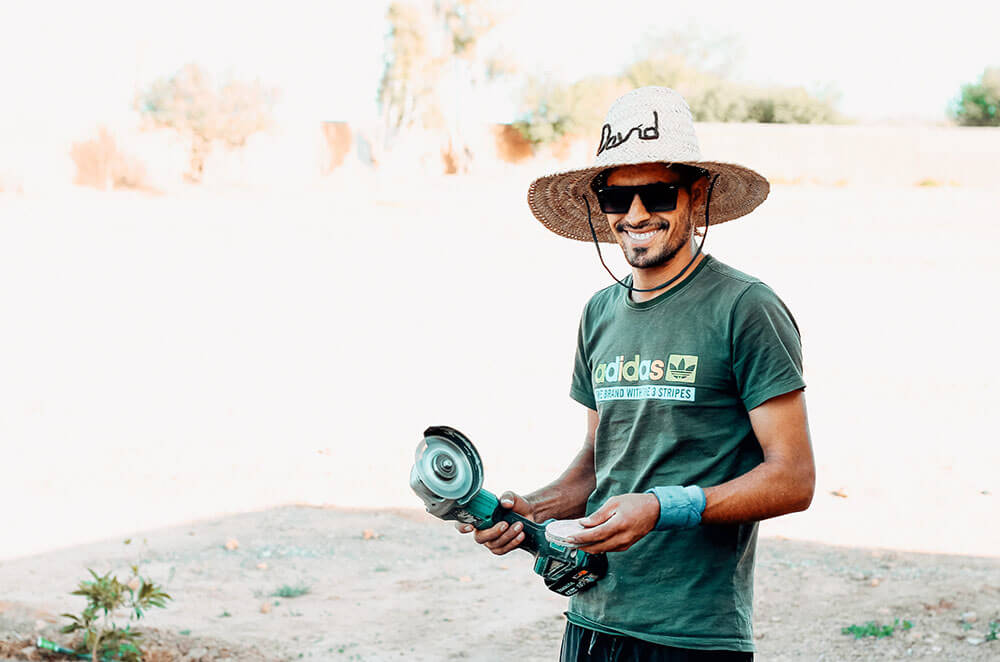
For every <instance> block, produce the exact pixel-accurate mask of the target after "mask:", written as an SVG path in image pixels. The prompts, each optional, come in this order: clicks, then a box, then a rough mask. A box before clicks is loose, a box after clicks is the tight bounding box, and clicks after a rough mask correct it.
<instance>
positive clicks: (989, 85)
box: [951, 67, 1000, 126]
mask: <svg viewBox="0 0 1000 662" xmlns="http://www.w3.org/2000/svg"><path fill="white" fill-rule="evenodd" d="M951 116H952V117H953V118H954V119H955V121H957V122H958V123H959V124H961V125H962V126H1000V67H987V68H986V70H985V71H984V72H983V75H982V76H981V77H980V78H979V82H977V83H969V84H968V85H963V86H962V89H961V91H960V92H959V94H958V98H957V99H955V101H954V102H952V107H951Z"/></svg>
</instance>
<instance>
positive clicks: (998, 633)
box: [986, 621, 1000, 641]
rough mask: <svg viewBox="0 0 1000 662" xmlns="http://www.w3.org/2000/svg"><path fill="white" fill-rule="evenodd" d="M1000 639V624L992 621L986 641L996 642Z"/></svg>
mask: <svg viewBox="0 0 1000 662" xmlns="http://www.w3.org/2000/svg"><path fill="white" fill-rule="evenodd" d="M998 637H1000V623H998V622H997V621H990V631H989V632H987V633H986V641H996V640H997V638H998Z"/></svg>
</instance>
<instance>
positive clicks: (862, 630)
mask: <svg viewBox="0 0 1000 662" xmlns="http://www.w3.org/2000/svg"><path fill="white" fill-rule="evenodd" d="M912 627H913V623H911V622H910V621H907V620H904V621H902V622H900V620H899V619H898V618H897V619H896V620H895V621H893V623H892V625H879V624H878V623H876V622H875V621H868V622H867V623H865V624H863V625H849V626H847V627H846V628H841V629H840V633H841V634H853V635H854V638H855V639H862V638H864V637H875V638H876V639H882V638H883V637H891V636H892V635H893V633H894V632H895V631H896V628H900V629H902V630H909V629H910V628H912Z"/></svg>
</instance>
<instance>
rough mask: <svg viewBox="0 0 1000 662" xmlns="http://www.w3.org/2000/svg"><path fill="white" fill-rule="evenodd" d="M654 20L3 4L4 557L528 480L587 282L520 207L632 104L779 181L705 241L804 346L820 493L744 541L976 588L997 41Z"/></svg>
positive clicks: (603, 7) (990, 20) (595, 13)
mask: <svg viewBox="0 0 1000 662" xmlns="http://www.w3.org/2000/svg"><path fill="white" fill-rule="evenodd" d="M675 5H676V3H672V5H671V6H667V5H665V4H663V3H644V2H635V1H631V0H621V1H619V2H616V3H614V4H613V5H609V4H608V3H597V2H582V1H574V2H569V1H568V0H567V1H563V0H558V1H552V2H546V3H531V2H527V1H524V2H491V1H489V0H440V1H436V2H431V1H429V0H428V1H424V2H418V1H416V0H414V1H409V2H407V1H398V2H385V1H381V0H378V1H372V2H365V3H360V2H338V1H334V2H302V3H280V4H278V3H265V4H263V5H254V6H253V7H252V8H251V7H250V6H249V5H247V4H246V3H236V2H212V3H205V2H197V3H196V2H176V3H170V4H147V3H134V2H132V3H125V2H111V1H104V2H102V1H98V2H91V3H86V4H85V5H81V4H77V5H70V6H67V5H64V4H51V3H31V4H29V3H6V4H4V5H3V7H2V8H0V310H3V311H4V316H5V322H4V324H3V325H2V330H0V341H2V342H0V375H2V378H0V438H2V440H3V442H2V443H3V450H4V452H3V458H2V460H0V531H2V532H3V535H2V536H0V559H3V558H14V557H18V556H23V555H26V554H31V553H37V552H42V551H46V550H51V549H55V548H59V547H64V546H68V545H75V544H79V543H84V542H89V541H93V540H99V539H103V538H106V537H109V536H117V535H125V534H129V533H131V532H134V531H141V530H148V529H152V528H156V527H160V526H165V525H168V524H175V523H179V522H184V521H190V520H193V519H198V518H204V517H209V516H212V515H217V514H220V513H231V512H240V511H247V510H253V509H258V508H262V507H266V506H270V505H276V504H286V503H306V504H316V505H335V506H344V507H406V508H418V507H419V506H420V503H419V501H418V500H417V498H416V497H415V496H414V495H413V494H412V493H411V492H410V490H409V488H408V485H407V479H408V473H409V468H410V466H411V464H412V459H413V455H412V454H413V450H414V448H415V446H416V444H417V442H418V441H419V439H420V438H421V435H422V431H423V429H424V428H425V427H426V426H428V425H431V424H448V425H452V426H455V427H458V428H459V429H461V430H463V431H464V432H466V433H467V434H468V435H469V436H470V437H471V438H472V439H473V440H474V441H475V442H476V443H477V446H478V447H479V449H480V452H481V453H482V455H483V458H484V462H485V466H486V486H487V487H489V488H492V489H494V490H497V491H500V490H503V489H514V490H519V491H530V490H532V489H535V488H536V487H538V486H540V485H541V484H544V483H546V482H548V481H549V480H551V479H552V478H554V477H555V476H557V475H558V474H559V473H560V472H561V471H562V469H563V468H564V467H565V465H566V464H567V462H568V461H569V460H570V458H572V457H573V455H574V454H575V452H576V450H577V448H578V447H579V445H580V443H581V442H582V436H583V432H584V419H585V417H584V411H583V410H582V408H581V407H580V406H579V405H577V404H576V403H574V402H572V401H571V400H570V399H569V397H568V388H569V382H570V374H571V369H572V358H573V352H574V343H575V338H576V325H577V321H578V317H579V314H580V311H581V310H582V308H583V306H584V304H585V303H586V301H587V299H588V298H589V296H590V295H591V294H592V293H593V292H594V291H596V290H598V289H600V288H602V287H605V286H606V285H607V284H608V283H609V281H608V279H607V276H606V274H605V273H604V271H603V270H602V269H601V267H600V266H599V263H598V262H597V259H596V256H594V255H593V246H588V245H587V244H584V243H577V242H572V241H569V240H565V239H561V238H559V237H556V236H555V235H553V234H550V233H548V232H547V231H546V230H545V229H544V228H543V227H542V226H541V225H540V224H539V223H538V222H537V221H535V220H534V218H533V217H532V216H531V214H530V212H529V210H528V208H527V205H526V204H525V196H526V192H527V187H528V184H529V183H530V181H531V180H532V179H533V178H535V177H537V176H540V175H542V174H545V173H549V172H553V171H556V170H569V169H573V168H577V167H583V166H585V165H588V164H589V163H590V160H591V158H592V154H593V152H594V149H595V146H596V143H597V140H598V136H599V131H600V125H601V124H602V122H603V116H604V113H605V111H606V109H607V107H608V105H609V104H610V102H611V101H612V100H613V99H614V98H615V97H616V96H618V95H619V94H621V93H623V92H625V91H627V90H629V89H632V88H634V87H636V86H641V85H666V86H670V87H673V88H675V89H677V90H679V91H680V92H681V93H682V94H683V95H684V96H685V97H686V99H687V100H688V102H689V104H690V106H691V108H692V111H693V113H694V116H695V118H696V120H697V127H696V130H697V132H698V135H699V138H700V141H701V149H702V153H703V155H704V157H705V158H706V159H715V160H721V161H731V162H737V163H741V164H744V165H747V166H749V167H752V168H754V169H756V170H758V171H759V172H761V173H763V174H764V175H765V176H766V177H768V178H769V180H770V181H771V183H772V189H771V196H770V199H769V200H768V201H767V202H766V203H765V204H764V205H763V206H762V207H761V208H759V210H757V211H755V212H754V213H753V214H752V215H750V216H749V217H747V218H744V219H741V220H740V221H739V222H737V223H729V224H725V225H724V226H720V227H718V229H715V228H713V230H712V232H711V235H712V236H711V237H709V238H708V241H707V244H706V250H707V251H708V252H710V253H711V254H713V255H715V256H716V257H717V258H719V259H721V260H723V261H724V262H727V263H729V264H731V265H733V266H735V267H737V268H739V269H741V270H744V271H747V272H749V273H751V274H754V275H756V276H758V277H760V278H762V279H763V280H764V281H765V282H767V283H769V284H770V285H771V286H772V287H773V288H774V289H775V290H776V291H777V292H778V293H779V295H780V296H782V298H783V299H784V300H785V301H786V303H787V304H788V305H789V307H790V308H791V310H792V311H793V312H794V314H795V315H796V318H797V320H798V322H799V326H800V328H801V330H802V335H803V342H804V349H805V355H806V379H807V382H808V384H809V387H808V390H807V397H808V401H809V406H810V415H811V421H812V432H813V441H814V446H815V452H816V458H817V464H818V469H819V474H818V489H817V494H816V498H815V501H814V505H813V507H812V508H811V509H810V510H809V511H807V512H806V513H801V514H797V515H794V516H789V517H785V518H781V519H779V520H776V521H774V522H768V523H766V524H765V526H764V529H763V533H764V535H782V536H787V537H793V538H801V539H805V540H817V541H823V542H834V543H840V544H849V545H868V546H882V547H897V548H900V549H915V550H924V551H940V552H949V553H966V554H993V555H995V554H996V553H997V550H1000V536H998V533H997V532H998V531H1000V527H997V526H996V523H997V515H998V510H1000V509H998V508H997V505H996V504H997V502H996V499H997V493H998V491H1000V485H998V478H997V477H998V475H1000V472H998V471H997V467H998V464H1000V462H998V461H1000V444H998V443H997V440H996V430H997V429H1000V418H998V413H997V407H996V404H997V402H998V395H1000V389H998V386H997V381H996V374H997V371H998V368H1000V359H998V358H997V357H998V353H997V352H996V350H995V332H994V326H993V324H994V322H995V318H996V311H997V303H996V292H997V286H998V285H1000V282H998V281H1000V279H998V270H997V267H996V249H995V247H996V245H997V243H996V240H997V238H998V230H997V223H996V220H997V209H998V207H1000V189H998V184H1000V175H998V172H1000V168H998V166H1000V162H998V155H1000V128H997V127H998V125H1000V46H998V45H997V41H996V39H995V27H996V25H997V24H998V23H1000V5H997V4H996V3H985V2H983V3H963V4H961V5H957V6H953V7H949V8H948V11H946V12H935V13H934V14H933V15H931V14H929V13H921V12H919V11H916V10H915V9H914V8H913V6H912V5H911V4H908V3H893V2H886V3H871V2H866V3H861V2H841V3H836V5H830V6H829V7H828V8H827V9H826V10H824V11H806V9H805V8H804V5H803V4H802V3H793V2H774V3H767V5H766V6H765V7H763V8H762V7H760V6H758V5H755V4H752V3H743V2H714V3H712V4H711V5H710V7H706V6H705V5H703V4H691V5H689V6H679V5H677V6H675ZM607 253H608V257H609V263H611V264H612V267H613V268H614V269H616V271H617V273H619V274H623V273H625V272H626V270H627V267H626V265H625V264H624V262H623V261H622V260H621V259H620V256H619V255H617V253H616V251H615V250H608V251H607Z"/></svg>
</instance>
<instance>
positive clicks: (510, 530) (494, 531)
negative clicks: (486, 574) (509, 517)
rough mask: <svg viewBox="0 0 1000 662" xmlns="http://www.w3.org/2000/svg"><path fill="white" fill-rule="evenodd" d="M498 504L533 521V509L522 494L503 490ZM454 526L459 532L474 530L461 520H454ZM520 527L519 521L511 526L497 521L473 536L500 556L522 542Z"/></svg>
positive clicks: (522, 533) (522, 536)
mask: <svg viewBox="0 0 1000 662" xmlns="http://www.w3.org/2000/svg"><path fill="white" fill-rule="evenodd" d="M500 505H501V506H503V507H504V508H507V509H508V510H513V511H514V512H515V513H517V514H518V515H521V516H523V517H526V518H528V519H530V520H531V521H532V522H534V521H535V517H534V509H533V508H532V507H531V504H530V503H528V502H527V500H526V499H525V498H524V497H522V496H519V495H517V494H514V493H513V492H504V493H503V494H501V495H500ZM455 528H456V529H458V531H459V532H460V533H472V532H473V531H476V529H475V527H473V526H472V525H471V524H463V523H462V522H456V523H455ZM522 528H523V527H522V526H521V524H520V523H517V524H514V525H513V526H511V525H509V524H507V522H498V523H496V524H494V525H493V526H491V527H490V528H488V529H483V530H482V531H476V534H475V536H474V537H475V539H476V542H477V543H479V544H480V545H483V546H484V547H486V548H487V549H488V550H490V551H491V552H493V553H494V554H496V555H497V556H500V555H502V554H506V553H507V552H509V551H511V550H512V549H517V546H518V545H520V544H521V543H522V542H524V531H522V530H521V529H522Z"/></svg>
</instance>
